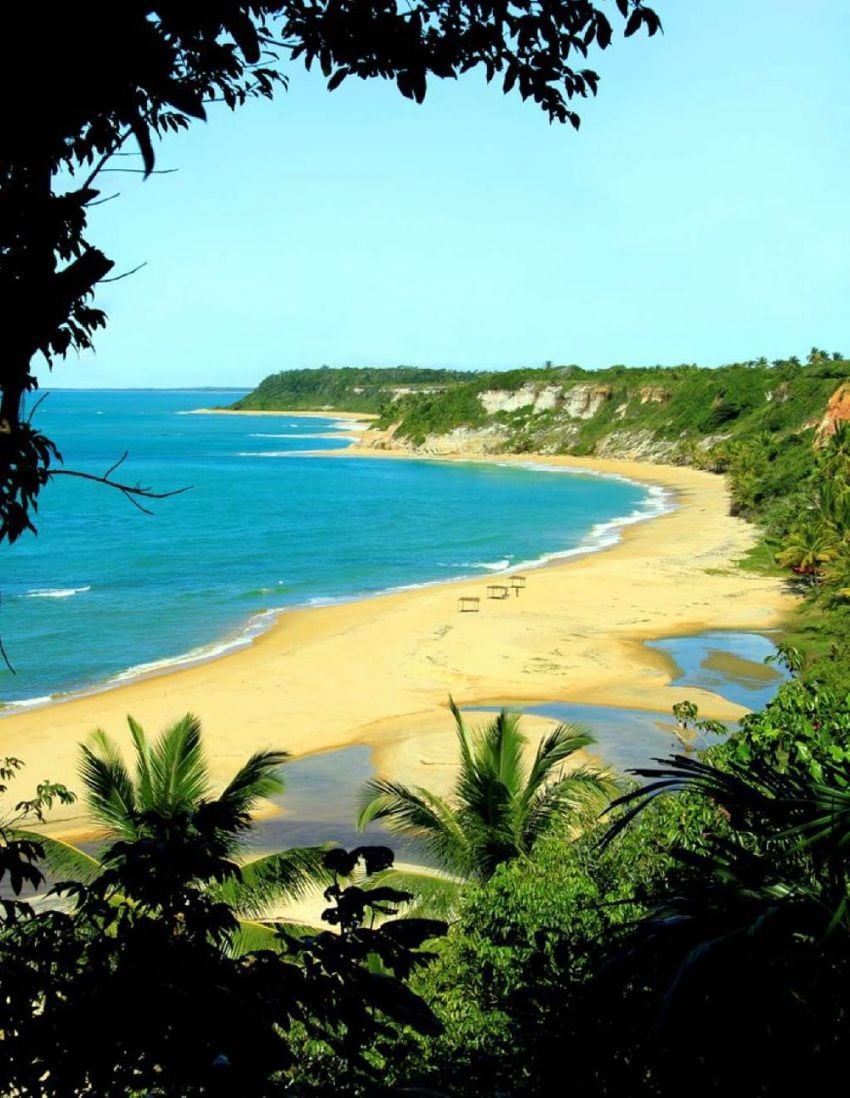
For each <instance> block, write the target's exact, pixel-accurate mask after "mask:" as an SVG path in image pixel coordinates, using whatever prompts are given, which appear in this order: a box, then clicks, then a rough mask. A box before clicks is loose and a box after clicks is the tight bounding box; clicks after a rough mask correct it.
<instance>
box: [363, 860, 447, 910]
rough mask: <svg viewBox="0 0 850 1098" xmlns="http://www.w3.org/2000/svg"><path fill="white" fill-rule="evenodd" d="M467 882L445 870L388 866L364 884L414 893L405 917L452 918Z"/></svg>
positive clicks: (365, 887) (368, 887)
mask: <svg viewBox="0 0 850 1098" xmlns="http://www.w3.org/2000/svg"><path fill="white" fill-rule="evenodd" d="M464 883H465V882H464V880H463V879H462V878H460V877H449V876H448V875H446V874H444V873H440V874H436V873H428V872H427V871H424V870H423V871H421V872H416V871H414V870H412V869H385V870H384V872H383V873H376V874H375V875H374V876H373V877H370V878H369V879H368V880H367V881H364V882H363V885H362V887H363V888H364V889H366V891H368V890H369V889H370V888H384V887H388V888H396V889H398V890H399V891H400V892H410V893H412V895H413V899H412V900H411V901H410V903H409V904H408V905H407V906H406V908H405V911H404V915H405V916H406V917H413V918H427V919H443V920H449V919H452V918H453V917H454V915H455V914H456V912H457V907H458V903H459V901H460V896H461V891H462V889H463V885H464Z"/></svg>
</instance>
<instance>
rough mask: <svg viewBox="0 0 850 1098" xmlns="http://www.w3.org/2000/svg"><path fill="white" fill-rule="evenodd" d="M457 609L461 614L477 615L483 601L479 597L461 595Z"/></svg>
mask: <svg viewBox="0 0 850 1098" xmlns="http://www.w3.org/2000/svg"><path fill="white" fill-rule="evenodd" d="M457 608H458V611H459V613H461V614H477V613H478V611H479V610H480V609H481V599H480V598H479V597H478V596H477V595H461V596H460V598H459V599H458V600H457Z"/></svg>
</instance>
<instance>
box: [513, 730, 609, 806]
mask: <svg viewBox="0 0 850 1098" xmlns="http://www.w3.org/2000/svg"><path fill="white" fill-rule="evenodd" d="M592 743H595V740H594V739H593V736H591V735H590V733H589V732H588V731H587V730H586V729H584V728H581V727H580V726H579V725H577V724H559V725H558V727H557V728H555V729H553V731H552V732H550V733H549V735H548V736H546V738H545V739H543V740H541V741H540V743H539V745H538V747H537V751H536V753H535V756H534V762H533V763H532V765H531V771H530V772H529V775H528V782H527V783H526V788H525V800H526V801H530V800H531V798H532V797H533V796H534V794H535V793H536V792H537V790H538V789H539V788H540V786H541V785H543V784H544V783H545V782H547V781H548V780H549V778H550V776H551V775H552V772H553V770H554V769H555V767H556V766H558V765H559V764H560V763H562V762H565V761H566V760H567V759H568V758H569V757H570V756H571V755H574V754H575V753H576V752H577V751H581V750H582V748H584V747H588V746H589V745H590V744H592Z"/></svg>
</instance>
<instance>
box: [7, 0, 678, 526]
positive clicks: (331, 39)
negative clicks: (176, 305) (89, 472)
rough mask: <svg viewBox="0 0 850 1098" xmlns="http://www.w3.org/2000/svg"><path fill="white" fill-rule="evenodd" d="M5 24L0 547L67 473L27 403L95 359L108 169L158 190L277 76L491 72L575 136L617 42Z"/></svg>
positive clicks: (536, 16) (379, 30)
mask: <svg viewBox="0 0 850 1098" xmlns="http://www.w3.org/2000/svg"><path fill="white" fill-rule="evenodd" d="M615 7H616V10H617V16H618V18H619V19H620V20H621V21H622V22H623V33H624V34H625V36H626V37H629V36H631V35H633V34H635V33H636V32H637V31H639V30H641V29H644V30H646V31H647V32H648V33H649V34H655V33H656V31H657V30H658V29H659V27H660V21H659V19H658V16H657V15H656V14H655V12H654V11H652V9H650V8H647V7H645V6H644V5H643V3H642V0H616V2H615ZM4 15H5V20H4V30H5V35H6V41H7V43H10V44H12V43H14V47H13V48H12V47H11V45H10V48H9V49H8V50H7V52H6V56H5V58H4V64H3V66H2V71H0V98H2V102H3V104H4V110H3V112H2V116H0V295H2V300H3V301H4V303H5V317H4V320H5V324H4V348H3V350H4V353H3V356H2V360H0V540H3V539H4V538H8V540H9V541H14V540H15V539H16V538H17V537H19V536H20V535H21V534H22V533H23V532H24V531H25V530H28V529H29V530H33V531H34V529H35V527H34V522H33V516H34V512H36V511H37V506H38V495H39V492H40V489H41V488H42V487H43V486H44V484H45V483H46V482H47V481H48V480H49V479H50V478H51V477H52V476H55V475H56V474H57V473H60V472H61V473H63V474H65V475H67V474H69V473H70V472H71V471H70V470H63V469H58V468H57V466H58V465H59V464H61V454H60V453H59V451H58V449H57V447H56V445H55V444H54V442H53V440H51V439H50V438H47V437H46V436H45V435H43V434H42V433H40V432H39V431H38V430H37V429H36V428H35V427H34V426H33V424H32V423H31V422H30V420H29V419H25V418H24V413H23V410H22V408H23V398H24V396H25V395H26V393H28V392H31V391H32V390H34V389H36V388H37V387H38V380H37V376H36V372H35V370H36V364H37V363H38V362H39V361H42V362H46V363H47V365H48V366H50V364H51V363H52V361H53V360H54V359H55V358H56V357H57V356H59V357H64V356H65V355H67V354H68V352H69V351H81V350H85V349H87V348H90V347H91V346H92V341H93V336H94V334H95V332H96V331H97V330H98V329H99V328H102V327H103V326H104V324H105V322H106V317H105V315H104V313H103V312H102V310H100V309H98V308H96V307H95V305H94V303H93V295H94V292H95V289H96V287H97V286H98V284H99V283H101V282H102V281H104V280H105V279H107V278H109V277H110V273H111V272H112V270H113V267H114V261H113V260H112V259H110V258H109V257H107V256H106V255H105V254H104V253H103V251H101V250H100V249H99V248H98V247H96V246H95V245H94V244H93V243H92V242H91V241H90V240H89V238H88V235H87V227H88V218H89V211H90V210H91V208H92V206H93V205H94V204H96V203H97V202H99V201H103V200H104V196H103V195H102V194H101V191H100V187H99V185H98V180H99V174H100V172H102V171H103V169H104V167H105V165H106V164H107V163H108V162H109V160H110V158H111V157H112V156H113V155H115V154H116V153H117V152H119V150H122V149H123V148H124V146H125V145H126V146H127V148H128V149H131V148H133V147H134V146H135V147H136V148H137V150H138V152H139V154H140V155H141V161H142V167H141V168H140V169H139V170H140V171H142V172H143V173H144V174H145V175H149V174H150V173H151V172H152V171H153V170H154V165H155V152H154V148H155V144H156V142H157V141H158V140H159V139H160V138H162V137H163V136H164V135H165V134H167V133H169V132H174V131H179V130H182V129H185V128H187V127H188V126H189V124H190V123H191V122H192V121H193V120H195V119H204V118H206V113H207V108H208V106H209V104H210V103H213V102H222V103H224V104H226V106H227V107H229V108H231V109H235V108H237V107H239V106H241V105H242V104H244V103H245V102H246V100H248V99H249V98H252V97H257V96H264V97H267V98H270V97H271V96H273V95H274V93H275V91H276V90H277V89H279V88H280V87H282V86H285V84H286V76H285V74H284V71H283V68H282V65H283V64H284V63H285V62H289V63H291V64H294V63H299V64H304V65H305V66H306V67H307V68H308V69H309V68H311V67H312V66H313V65H314V64H315V65H318V67H319V68H320V69H321V71H322V73H323V74H324V76H325V77H327V80H328V88H329V89H330V90H333V89H334V88H336V87H338V86H339V85H340V84H341V83H342V82H343V81H344V80H345V79H347V78H348V77H351V76H357V77H360V78H361V79H372V78H379V79H383V80H391V81H393V82H394V83H395V84H396V86H397V88H398V90H399V91H400V92H401V94H402V95H405V96H407V97H408V98H411V99H414V100H416V101H417V102H422V100H423V99H424V97H425V94H426V91H427V87H428V81H429V79H434V78H440V79H446V78H456V77H458V76H459V75H461V74H462V73H465V72H467V71H469V70H473V69H477V70H482V71H483V72H484V74H485V75H486V78H487V79H488V80H494V79H496V78H497V77H498V78H499V80H500V81H501V84H502V88H503V90H504V92H505V93H508V92H511V91H512V90H514V91H516V92H517V93H518V94H520V95H521V96H522V98H523V99H531V100H532V101H533V102H534V103H536V104H537V106H538V107H540V108H541V109H542V110H543V111H544V112H545V113H546V114H547V115H548V117H549V118H550V119H551V120H553V121H558V122H569V123H571V124H572V125H573V126H575V127H577V126H578V125H579V116H578V114H577V113H576V112H575V111H574V110H573V109H572V107H571V105H570V103H571V101H572V100H573V99H575V98H576V97H586V96H588V95H595V94H596V90H597V85H598V82H599V78H598V75H597V74H596V73H595V72H594V71H593V70H592V69H589V68H585V67H583V66H584V64H585V61H586V58H587V57H588V54H589V52H590V51H591V49H593V48H600V49H605V48H607V47H608V45H609V44H610V43H611V41H612V39H613V35H614V28H613V26H612V22H611V20H610V19H609V18H608V15H607V14H606V12H605V11H604V10H603V8H602V7H601V6H600V5H598V4H595V3H591V2H589V0H567V2H563V0H499V2H496V3H494V2H491V0H476V2H471V3H470V2H461V0H414V2H413V3H409V4H408V3H405V4H401V3H397V2H396V0H382V2H380V3H373V2H371V0H370V2H365V0H319V2H318V3H307V2H306V0H284V2H265V3H246V2H242V0H216V2H215V3H197V2H192V0H162V2H160V3H156V4H154V3H150V2H146V0H123V2H122V3H120V4H108V3H105V2H104V0H78V2H77V3H75V4H66V5H60V6H59V7H58V8H54V7H51V8H50V9H49V10H48V9H46V8H45V7H44V6H43V5H39V4H20V3H19V4H16V5H14V7H13V8H12V10H11V11H10V12H6V13H4ZM612 15H613V10H612ZM107 197H108V196H107ZM114 471H115V470H114V468H113V469H111V470H109V472H108V473H106V474H105V475H104V477H103V478H102V479H103V480H104V481H106V482H107V483H110V484H113V485H114V486H116V487H118V488H120V489H122V490H124V491H125V492H126V493H127V494H128V495H130V496H131V497H132V498H138V497H139V496H144V495H146V494H148V495H150V494H153V493H149V492H148V491H147V490H146V489H143V488H141V487H140V486H139V485H130V484H124V483H122V482H120V481H117V480H116V478H115V476H113V474H114Z"/></svg>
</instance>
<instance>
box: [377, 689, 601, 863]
mask: <svg viewBox="0 0 850 1098" xmlns="http://www.w3.org/2000/svg"><path fill="white" fill-rule="evenodd" d="M450 706H451V711H452V714H453V715H454V719H455V725H456V727H457V737H458V745H459V747H460V770H459V773H458V776H457V779H456V781H455V785H454V789H453V790H452V793H451V794H450V795H449V796H448V797H447V798H443V797H439V796H437V795H436V794H435V793H432V792H430V790H428V789H424V788H422V787H421V786H413V787H408V786H405V785H401V784H400V783H398V782H393V781H388V780H383V779H382V780H373V781H370V782H369V783H368V784H367V786H366V789H365V790H364V793H363V796H362V798H361V805H362V807H361V812H360V817H359V820H358V826H359V827H360V828H361V829H362V828H365V827H366V826H367V824H369V823H371V822H372V821H373V820H385V821H386V823H387V826H388V827H389V829H390V830H391V831H394V832H395V833H396V834H399V835H406V836H409V837H412V838H416V839H419V840H421V841H422V842H423V843H424V844H425V846H426V847H427V848H428V850H429V852H430V853H431V854H432V855H433V856H434V858H435V859H436V860H437V862H438V864H439V865H440V866H442V868H443V869H445V870H447V871H448V872H450V873H453V874H457V875H459V876H460V877H463V878H467V879H468V878H477V879H479V880H486V879H488V878H489V877H491V876H492V874H493V873H494V871H495V870H496V868H497V867H498V866H499V865H501V864H502V863H503V862H507V861H510V860H512V859H513V858H517V857H521V856H523V855H526V854H529V853H530V852H531V850H532V848H533V846H534V844H535V842H536V841H537V839H538V838H540V836H541V835H543V834H545V833H546V832H548V831H551V830H552V829H553V828H555V827H557V826H560V825H562V824H563V823H564V821H565V820H568V819H570V818H571V817H573V818H576V817H580V816H581V815H582V814H583V813H584V812H585V811H587V810H590V809H593V810H596V811H599V810H601V809H602V808H604V806H605V804H606V803H607V802H608V800H609V799H610V797H611V796H612V795H614V794H615V793H616V792H617V786H616V783H615V782H614V781H613V779H612V778H611V776H610V775H609V773H608V772H607V771H603V770H601V769H599V768H598V767H596V766H592V765H578V766H576V767H574V768H572V769H570V770H569V771H568V772H564V769H563V764H564V763H565V762H566V761H567V760H568V759H569V758H570V756H571V755H574V754H575V753H576V752H577V751H578V750H580V749H581V748H583V747H586V746H587V745H588V744H590V743H592V742H593V739H592V737H591V736H590V735H588V734H587V733H586V732H583V731H580V730H579V729H578V728H576V727H575V726H572V725H565V724H559V725H558V727H557V728H556V729H555V730H554V731H553V732H552V733H550V735H548V736H547V737H546V738H545V739H544V740H543V741H542V742H541V743H540V745H539V747H538V748H537V752H536V754H535V756H534V759H533V761H532V763H531V766H530V767H528V766H526V763H525V760H524V758H523V754H524V752H523V748H524V747H525V746H526V744H527V742H528V741H527V739H526V737H525V736H524V735H523V734H522V732H521V731H520V729H519V721H520V714H519V713H512V712H509V711H508V710H506V709H503V710H502V711H501V712H500V713H499V715H498V716H497V717H496V718H495V719H494V720H493V721H491V722H490V724H488V725H486V726H485V727H484V728H482V729H479V730H470V729H469V728H468V727H467V726H466V723H465V722H464V719H463V717H462V716H461V714H460V711H459V710H458V708H457V706H456V705H455V704H454V702H453V701H451V700H450Z"/></svg>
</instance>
